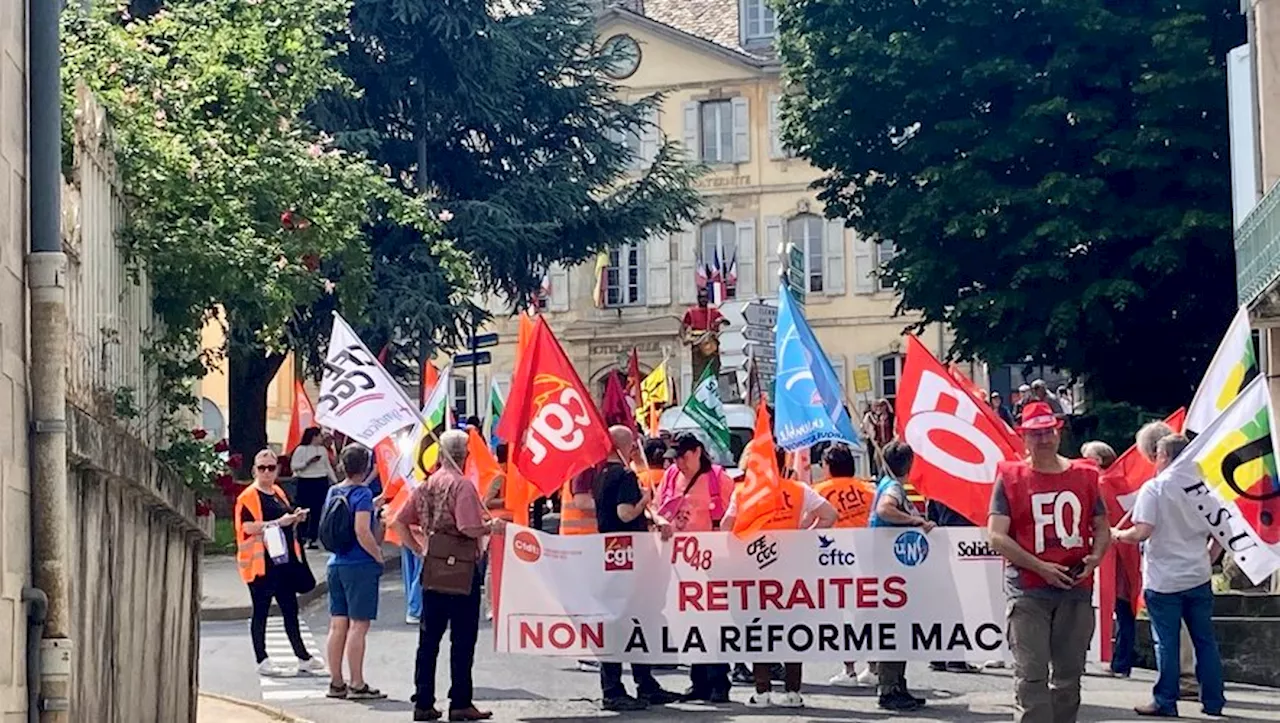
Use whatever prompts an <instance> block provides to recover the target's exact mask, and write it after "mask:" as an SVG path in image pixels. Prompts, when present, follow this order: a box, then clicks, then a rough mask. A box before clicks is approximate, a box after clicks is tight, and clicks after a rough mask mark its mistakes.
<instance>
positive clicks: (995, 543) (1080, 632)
mask: <svg viewBox="0 0 1280 723" xmlns="http://www.w3.org/2000/svg"><path fill="white" fill-rule="evenodd" d="M1062 424H1063V422H1062V420H1061V419H1060V418H1059V417H1057V416H1056V415H1055V414H1054V412H1053V409H1052V408H1051V407H1050V406H1049V405H1048V404H1047V403H1046V402H1042V401H1034V400H1033V401H1031V402H1029V403H1028V404H1027V405H1026V406H1025V407H1023V409H1022V424H1021V425H1020V426H1019V427H1018V431H1019V432H1021V433H1022V436H1023V439H1024V440H1025V442H1026V445H1027V451H1028V453H1029V458H1028V460H1027V461H1018V462H1001V463H1000V465H999V467H998V468H997V470H996V479H995V485H994V486H993V487H992V490H991V510H990V517H989V519H988V523H987V524H988V527H987V530H988V534H989V536H990V538H991V545H992V547H994V548H995V549H996V550H997V551H998V552H999V553H1000V554H1001V555H1003V556H1004V558H1005V560H1006V561H1007V565H1006V573H1005V588H1006V591H1007V593H1008V595H1009V606H1008V611H1009V612H1008V624H1007V627H1006V631H1007V633H1006V634H1007V635H1008V638H1009V646H1010V648H1012V650H1013V666H1014V687H1015V690H1014V698H1015V701H1016V705H1015V709H1014V710H1015V713H1014V720H1015V721H1016V722H1017V723H1063V722H1064V721H1075V720H1076V716H1077V714H1078V712H1079V710H1080V676H1081V675H1082V674H1083V673H1084V663H1085V655H1086V653H1087V652H1088V650H1089V641H1090V640H1091V639H1092V638H1093V626H1094V613H1093V571H1094V569H1095V568H1096V567H1097V566H1098V563H1099V562H1100V561H1101V560H1102V555H1103V553H1105V552H1106V550H1107V545H1109V544H1110V542H1111V529H1110V526H1109V525H1108V522H1107V507H1106V503H1105V502H1104V501H1103V499H1102V494H1101V491H1100V490H1099V488H1098V474H1099V473H1098V468H1097V467H1096V466H1094V465H1093V464H1092V463H1091V462H1088V461H1085V460H1069V459H1067V458H1065V457H1062V456H1061V455H1059V454H1058V445H1059V444H1060V443H1061V441H1062V436H1061V432H1060V430H1061V429H1062Z"/></svg>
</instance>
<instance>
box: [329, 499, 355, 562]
mask: <svg viewBox="0 0 1280 723" xmlns="http://www.w3.org/2000/svg"><path fill="white" fill-rule="evenodd" d="M346 492H347V491H341V490H340V491H335V492H334V493H333V494H331V495H329V499H328V500H326V501H325V503H324V511H322V512H321V513H320V544H322V545H324V549H326V550H328V551H329V552H335V553H338V554H343V553H347V552H350V551H351V550H352V549H353V548H355V546H356V544H357V541H356V516H355V513H354V512H352V511H351V501H350V500H348V499H347V494H346Z"/></svg>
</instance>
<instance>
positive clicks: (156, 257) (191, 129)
mask: <svg viewBox="0 0 1280 723" xmlns="http://www.w3.org/2000/svg"><path fill="white" fill-rule="evenodd" d="M348 10H349V3H348V2H345V1H344V0H271V1H270V2H256V1H254V0H169V1H167V2H164V3H162V4H159V9H156V7H149V8H148V11H149V12H148V14H147V15H146V17H143V18H137V17H133V16H131V15H130V14H129V12H128V10H123V9H121V7H118V6H114V5H111V6H105V5H95V6H93V7H92V8H91V9H90V10H88V11H82V10H80V9H79V8H78V7H77V8H72V9H69V10H68V11H67V13H66V15H65V21H64V38H65V41H64V45H65V50H64V52H65V58H66V62H65V69H64V77H65V78H66V87H67V90H68V94H71V93H73V92H74V89H75V86H76V84H78V83H84V84H85V85H87V86H88V88H89V89H90V90H92V91H93V92H94V93H95V94H96V95H97V97H98V98H99V100H100V101H101V102H102V104H103V105H104V106H105V107H106V108H107V110H108V113H109V115H110V119H111V123H112V128H113V131H114V134H115V150H116V157H117V160H118V162H119V166H120V170H121V174H122V176H123V181H124V184H125V187H126V189H127V194H128V196H129V209H128V211H129V213H128V226H127V228H126V229H125V230H124V234H123V244H124V246H125V248H126V249H127V250H128V251H129V252H130V254H131V255H132V257H133V260H134V262H135V263H136V265H137V266H138V267H139V268H140V269H143V270H145V271H146V273H147V276H148V279H149V281H150V283H151V285H152V288H153V292H154V307H155V311H156V314H157V316H158V318H159V321H160V322H161V324H160V325H159V335H158V337H157V338H156V339H155V340H154V341H153V347H152V350H151V351H152V352H153V354H152V356H153V358H154V360H155V363H156V364H157V367H158V371H159V375H160V379H161V383H162V385H163V386H164V389H163V390H162V395H161V399H162V400H163V401H164V403H165V404H166V409H165V410H164V412H165V413H166V415H168V414H171V413H172V412H174V411H176V410H177V409H178V408H179V407H181V406H183V405H184V404H187V403H190V402H191V401H193V400H191V398H190V396H189V392H188V391H187V390H188V389H189V383H190V381H191V379H192V377H193V376H195V375H198V374H200V373H202V372H203V371H204V366H205V365H206V364H208V363H209V362H212V361H215V359H210V358H204V359H201V358H199V357H198V356H197V352H198V350H199V343H200V331H201V328H202V326H203V324H204V323H205V321H206V320H208V319H212V318H219V319H221V320H222V321H223V323H224V328H225V329H226V332H227V334H226V336H227V339H228V344H227V345H226V348H225V349H224V350H218V352H219V353H221V354H225V357H226V359H227V361H228V366H229V386H230V406H231V420H230V424H229V432H230V442H231V446H232V449H233V451H238V452H242V453H245V456H246V458H248V459H251V458H252V453H253V452H254V451H256V450H257V449H261V448H262V447H264V446H265V445H266V441H267V437H266V415H265V412H266V391H267V386H268V384H269V383H270V381H271V379H272V378H273V377H274V376H275V373H276V371H277V370H278V369H279V366H280V364H281V363H282V362H283V360H284V358H285V354H286V353H287V352H288V351H289V350H291V349H316V348H319V347H320V346H321V345H322V340H323V338H324V337H325V336H326V335H327V333H328V329H329V315H328V313H327V312H328V311H330V310H332V309H334V308H336V307H338V306H341V307H342V308H343V309H344V311H345V312H346V313H348V314H359V313H360V312H361V311H362V309H363V308H364V307H365V305H366V302H367V301H368V300H369V297H370V295H371V284H370V276H371V271H370V258H369V250H368V247H367V245H366V242H365V229H366V228H367V227H368V226H369V225H370V224H379V223H391V222H394V223H395V224H397V225H398V226H401V227H404V228H413V229H415V230H416V231H417V235H416V236H415V239H416V241H417V243H418V244H419V245H420V246H421V252H422V253H429V254H431V255H432V256H433V258H434V263H435V264H436V268H438V269H440V270H441V271H440V273H442V274H443V275H444V276H445V277H446V278H447V279H448V280H449V282H450V292H449V294H446V298H448V297H449V295H450V294H452V295H453V296H454V297H455V298H465V296H466V293H467V291H468V289H469V285H470V278H471V277H470V274H469V272H468V271H467V268H466V265H465V263H463V260H462V259H461V258H460V257H459V256H458V255H457V254H456V253H455V252H453V251H452V249H451V246H450V244H448V243H445V242H440V241H439V240H438V238H436V234H435V233H434V231H435V230H436V228H437V224H436V222H435V221H434V220H432V219H431V218H430V217H429V215H428V209H427V208H426V205H425V203H422V202H420V201H418V200H415V199H413V198H411V197H409V196H406V195H405V194H402V193H399V192H398V191H397V190H396V189H395V187H394V181H393V180H392V179H390V178H388V177H385V176H384V175H383V174H382V173H380V172H379V170H378V168H377V167H376V166H374V165H373V164H372V163H371V162H369V161H368V160H366V159H365V158H364V157H362V156H361V155H359V154H354V153H351V152H349V151H346V150H342V149H339V148H337V147H336V146H334V145H333V144H332V143H331V142H330V140H329V139H328V138H327V137H326V136H325V135H324V134H323V133H321V132H319V131H318V130H316V129H315V128H314V127H313V126H312V125H311V124H310V123H309V122H308V121H307V120H306V119H305V118H304V116H303V113H304V111H305V109H306V108H307V107H308V106H309V105H310V104H311V103H313V102H314V100H315V99H316V97H317V96H318V95H319V94H320V93H321V92H325V93H333V94H340V93H343V92H347V91H348V90H349V89H350V82H349V81H348V79H347V78H346V77H345V76H343V74H342V73H341V71H340V70H339V69H338V68H336V67H335V64H334V59H335V58H336V57H337V56H338V55H339V54H340V52H341V46H339V45H335V44H332V43H329V42H328V41H327V36H328V35H331V34H336V33H337V32H338V31H339V30H340V29H341V28H342V27H343V26H344V25H345V24H346V21H347V13H348Z"/></svg>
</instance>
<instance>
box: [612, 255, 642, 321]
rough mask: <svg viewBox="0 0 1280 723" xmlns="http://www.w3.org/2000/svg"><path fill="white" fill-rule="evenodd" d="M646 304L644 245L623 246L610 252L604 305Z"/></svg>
mask: <svg viewBox="0 0 1280 723" xmlns="http://www.w3.org/2000/svg"><path fill="white" fill-rule="evenodd" d="M643 303H644V243H643V242H633V243H628V244H622V245H621V246H618V247H616V248H613V249H610V250H609V265H608V266H607V267H605V270H604V305H605V306H606V307H616V306H634V305H636V304H643Z"/></svg>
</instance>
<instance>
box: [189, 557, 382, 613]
mask: <svg viewBox="0 0 1280 723" xmlns="http://www.w3.org/2000/svg"><path fill="white" fill-rule="evenodd" d="M399 570H400V555H398V554H397V555H392V556H389V557H387V558H386V559H384V560H383V562H382V571H383V572H384V573H387V572H392V571H396V572H398V571H399ZM328 594H329V581H328V580H325V579H323V578H322V579H319V580H316V589H314V590H312V591H311V592H304V593H302V594H301V595H299V596H298V607H299V608H305V607H306V606H308V605H310V604H311V603H313V602H315V601H316V600H319V599H320V598H322V597H324V596H326V595H328ZM269 614H270V615H279V614H280V606H278V605H276V604H275V603H274V602H272V603H271V612H270V613H269ZM251 617H253V607H252V606H250V605H241V606H238V607H222V608H205V607H202V608H200V622H227V621H229V620H248V619H249V618H251Z"/></svg>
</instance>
